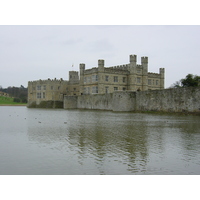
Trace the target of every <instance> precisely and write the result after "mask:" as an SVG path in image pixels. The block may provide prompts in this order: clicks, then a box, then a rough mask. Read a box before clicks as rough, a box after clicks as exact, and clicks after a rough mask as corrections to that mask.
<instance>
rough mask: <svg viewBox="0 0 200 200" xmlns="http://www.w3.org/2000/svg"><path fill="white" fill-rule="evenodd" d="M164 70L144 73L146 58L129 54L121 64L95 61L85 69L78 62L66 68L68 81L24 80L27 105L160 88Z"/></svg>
mask: <svg viewBox="0 0 200 200" xmlns="http://www.w3.org/2000/svg"><path fill="white" fill-rule="evenodd" d="M164 79H165V70H164V68H160V71H159V73H150V72H148V57H142V58H141V65H138V64H137V56H136V55H130V62H129V63H128V64H125V65H119V66H113V67H105V66H104V60H98V67H94V68H91V69H85V64H83V63H81V64H80V77H79V73H78V72H77V71H69V81H66V80H63V79H60V80H58V79H56V78H55V79H48V80H37V81H29V82H28V107H61V108H62V107H63V99H64V96H74V95H86V94H87V95H88V94H89V95H92V94H106V93H113V92H115V91H146V90H161V89H164Z"/></svg>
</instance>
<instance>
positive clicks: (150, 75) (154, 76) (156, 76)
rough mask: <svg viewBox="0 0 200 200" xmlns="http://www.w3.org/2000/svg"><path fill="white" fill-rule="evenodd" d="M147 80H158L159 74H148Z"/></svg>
mask: <svg viewBox="0 0 200 200" xmlns="http://www.w3.org/2000/svg"><path fill="white" fill-rule="evenodd" d="M148 78H160V74H158V73H152V72H148Z"/></svg>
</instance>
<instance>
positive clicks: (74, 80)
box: [69, 71, 79, 83]
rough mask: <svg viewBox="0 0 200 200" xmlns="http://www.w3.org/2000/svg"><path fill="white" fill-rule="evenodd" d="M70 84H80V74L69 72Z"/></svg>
mask: <svg viewBox="0 0 200 200" xmlns="http://www.w3.org/2000/svg"><path fill="white" fill-rule="evenodd" d="M69 82H70V83H78V82H79V75H78V72H75V71H69Z"/></svg>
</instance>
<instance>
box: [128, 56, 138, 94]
mask: <svg viewBox="0 0 200 200" xmlns="http://www.w3.org/2000/svg"><path fill="white" fill-rule="evenodd" d="M129 58H130V64H129V71H130V76H129V78H128V85H129V86H128V90H132V91H135V90H136V87H135V84H136V66H137V56H136V55H130V57H129Z"/></svg>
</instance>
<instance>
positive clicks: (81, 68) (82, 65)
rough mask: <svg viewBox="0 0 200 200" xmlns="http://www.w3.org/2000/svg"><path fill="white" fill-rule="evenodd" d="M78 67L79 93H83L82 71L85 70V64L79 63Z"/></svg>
mask: <svg viewBox="0 0 200 200" xmlns="http://www.w3.org/2000/svg"><path fill="white" fill-rule="evenodd" d="M79 69H80V95H81V94H83V90H84V71H85V64H84V63H81V64H80V65H79Z"/></svg>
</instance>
